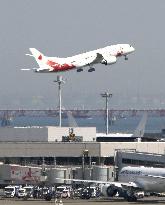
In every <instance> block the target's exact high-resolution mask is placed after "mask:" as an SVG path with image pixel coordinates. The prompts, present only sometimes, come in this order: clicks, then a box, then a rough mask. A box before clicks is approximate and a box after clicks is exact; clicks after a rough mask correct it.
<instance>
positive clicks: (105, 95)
mask: <svg viewBox="0 0 165 205" xmlns="http://www.w3.org/2000/svg"><path fill="white" fill-rule="evenodd" d="M101 97H103V98H105V100H106V101H105V102H106V106H105V107H106V108H105V109H106V135H107V134H108V125H109V119H108V118H109V116H108V99H109V98H111V97H112V94H110V93H108V92H105V93H101Z"/></svg>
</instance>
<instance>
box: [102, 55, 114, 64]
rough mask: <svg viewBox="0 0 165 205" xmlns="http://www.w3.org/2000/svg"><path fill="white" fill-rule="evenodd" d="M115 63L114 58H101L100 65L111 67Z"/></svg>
mask: <svg viewBox="0 0 165 205" xmlns="http://www.w3.org/2000/svg"><path fill="white" fill-rule="evenodd" d="M116 61H117V58H116V56H103V60H102V61H101V63H102V64H104V65H111V64H113V63H116Z"/></svg>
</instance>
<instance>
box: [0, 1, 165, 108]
mask: <svg viewBox="0 0 165 205" xmlns="http://www.w3.org/2000/svg"><path fill="white" fill-rule="evenodd" d="M164 11H165V1H164V0H159V1H157V0H134V1H132V0H124V1H122V0H120V1H115V0H113V1H112V0H104V1H101V0H59V1H57V0H12V1H11V0H1V1H0V28H1V29H0V63H1V68H0V109H9V108H11V109H13V108H33V109H44V108H45V109H46V108H56V107H57V105H58V90H57V85H56V84H55V83H53V80H55V79H56V76H57V74H55V73H53V74H36V73H33V72H31V71H29V72H23V71H21V70H20V69H21V68H32V67H37V64H36V62H35V61H34V59H33V58H31V57H29V56H25V53H29V50H28V49H29V47H35V48H37V49H38V50H40V51H41V52H43V53H44V54H45V55H47V56H59V57H65V56H72V55H75V54H78V53H81V52H85V51H89V50H94V49H97V48H100V47H104V46H107V45H111V44H117V43H130V44H131V45H132V46H134V47H135V49H136V51H135V52H134V53H133V54H131V55H130V56H129V60H128V61H125V60H124V58H121V59H119V60H118V62H117V63H116V64H115V65H111V66H104V65H97V66H96V71H95V72H92V73H88V72H87V69H84V72H81V73H77V72H76V71H75V70H73V71H70V72H65V73H63V74H62V75H63V77H64V78H66V79H67V83H66V84H65V85H64V86H63V92H62V94H63V105H64V107H66V108H74V107H78V108H80V107H81V108H82V107H83V106H84V107H85V108H102V107H103V106H104V101H103V99H101V97H100V93H101V92H105V91H109V92H111V93H113V98H112V99H111V101H110V107H113V108H127V107H128V108H132V107H137V108H151V107H152V108H154V107H155V108H156V107H157V108H159V107H162V108H164V107H165V91H164V88H165V26H164V19H165V12H164Z"/></svg>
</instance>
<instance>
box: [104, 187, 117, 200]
mask: <svg viewBox="0 0 165 205" xmlns="http://www.w3.org/2000/svg"><path fill="white" fill-rule="evenodd" d="M117 191H118V190H117V188H116V187H115V186H114V185H109V184H106V185H103V186H102V191H101V192H102V194H103V195H104V196H105V197H113V196H115V195H116V194H117Z"/></svg>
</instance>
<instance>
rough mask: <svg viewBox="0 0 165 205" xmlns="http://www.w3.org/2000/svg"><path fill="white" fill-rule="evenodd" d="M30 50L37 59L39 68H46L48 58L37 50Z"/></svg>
mask: <svg viewBox="0 0 165 205" xmlns="http://www.w3.org/2000/svg"><path fill="white" fill-rule="evenodd" d="M29 50H30V51H31V53H32V56H33V57H34V58H35V59H36V61H37V63H38V65H39V67H44V66H45V62H46V61H45V60H46V57H45V56H44V55H43V54H42V53H41V52H40V51H38V50H37V49H36V48H29Z"/></svg>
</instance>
